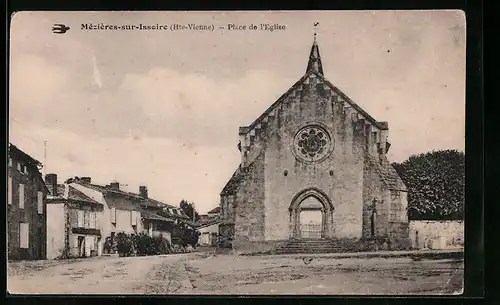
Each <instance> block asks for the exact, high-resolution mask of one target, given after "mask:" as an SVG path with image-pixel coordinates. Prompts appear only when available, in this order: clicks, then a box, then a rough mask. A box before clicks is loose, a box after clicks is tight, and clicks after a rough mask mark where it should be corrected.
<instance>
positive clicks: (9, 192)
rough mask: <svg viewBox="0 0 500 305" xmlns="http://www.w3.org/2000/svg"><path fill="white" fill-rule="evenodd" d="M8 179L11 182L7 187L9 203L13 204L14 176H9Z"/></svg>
mask: <svg viewBox="0 0 500 305" xmlns="http://www.w3.org/2000/svg"><path fill="white" fill-rule="evenodd" d="M8 181H9V182H8V187H7V194H8V198H7V203H8V204H12V177H9V180H8Z"/></svg>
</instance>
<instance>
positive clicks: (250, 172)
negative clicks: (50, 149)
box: [7, 25, 465, 295]
mask: <svg viewBox="0 0 500 305" xmlns="http://www.w3.org/2000/svg"><path fill="white" fill-rule="evenodd" d="M315 27H316V25H315ZM301 53H302V54H303V57H302V58H294V59H293V60H292V61H291V62H290V65H298V66H303V74H302V75H296V79H295V83H293V84H291V86H290V87H289V88H288V89H287V90H285V91H284V92H276V93H277V94H278V93H279V95H278V96H279V98H277V99H276V100H271V101H268V103H267V104H268V107H267V109H265V110H264V111H263V112H262V113H261V114H260V115H259V116H257V117H255V118H254V119H253V121H251V122H237V124H240V127H239V130H233V132H234V133H235V134H237V135H238V137H239V140H238V142H237V143H234V150H235V151H234V153H235V154H238V155H239V164H238V165H237V166H236V168H235V169H234V171H233V172H232V174H231V175H229V176H226V180H225V181H226V183H225V184H224V185H223V187H222V188H221V189H220V193H219V198H220V200H219V202H214V203H213V204H211V207H210V209H208V210H207V209H205V210H204V211H203V213H201V212H200V211H199V210H198V209H199V208H198V203H197V202H193V201H190V200H188V199H186V200H184V199H183V200H181V201H180V202H179V203H175V202H166V200H162V199H159V198H158V197H157V195H156V194H155V193H153V192H151V191H150V188H148V185H145V184H141V185H139V186H138V188H137V189H136V190H133V189H130V188H128V187H127V185H128V182H127V181H117V180H112V181H109V182H108V183H98V182H96V180H97V181H102V180H101V179H100V177H96V176H92V177H90V176H87V175H85V176H80V175H78V173H75V175H72V176H69V177H68V176H62V175H61V174H59V173H56V172H47V171H46V169H45V168H44V166H45V164H44V162H42V161H39V157H36V158H35V157H34V156H32V155H30V154H28V153H27V152H26V151H24V150H23V147H22V146H20V145H18V144H16V143H15V142H14V141H11V142H10V144H9V159H8V199H7V200H8V203H7V210H8V231H7V235H8V240H7V242H8V246H7V251H8V258H9V261H8V291H9V293H11V294H120V295H124V294H202V295H221V294H237V295H246V294H320V295H321V294H323V295H325V294H326V295H331V294H334V295H335V294H341V295H345V294H364V295H398V294H459V293H461V291H462V288H463V276H464V274H463V272H464V264H463V251H464V249H463V247H464V223H463V204H464V202H463V200H464V199H463V194H464V183H465V182H464V181H465V179H464V158H465V157H464V153H463V152H461V151H460V150H459V149H441V150H435V149H429V150H425V149H423V150H422V151H421V152H420V154H412V155H411V156H409V157H408V158H407V159H406V160H404V161H402V162H394V161H392V160H390V158H389V151H390V150H391V149H395V147H397V146H398V145H402V143H401V139H400V140H399V141H400V142H399V143H398V142H397V141H391V133H390V131H391V126H392V125H391V119H393V118H391V117H385V118H383V119H384V120H379V118H375V117H374V116H372V115H371V114H369V113H368V112H367V111H366V110H364V108H363V101H354V100H353V99H351V98H350V97H349V92H343V91H341V90H340V89H339V88H338V87H337V86H336V84H334V83H332V82H330V81H329V80H328V79H327V78H326V76H325V74H326V71H328V69H333V70H332V74H335V71H334V67H329V66H327V65H325V64H324V62H325V56H334V55H332V54H327V55H325V54H323V53H322V52H320V37H319V36H318V35H317V33H316V29H315V32H314V35H312V37H310V42H309V47H308V49H305V48H304V49H303V50H302V52H301ZM195 89H196V88H195V87H193V89H192V90H195ZM255 89H258V88H255ZM200 90H201V89H200ZM248 94H252V92H248ZM213 107H217V106H216V104H215V103H214V105H213ZM225 119H227V120H231V119H232V118H230V117H228V118H225ZM394 119H395V118H394ZM246 123H250V124H248V125H243V124H246ZM156 153H157V154H164V155H168V151H162V152H156ZM144 162H147V160H145V161H144ZM207 162H211V161H207ZM217 162H224V161H217ZM161 170H163V169H158V171H161ZM165 170H167V171H168V169H165ZM179 179H181V178H179ZM182 179H189V178H186V177H183V178H182ZM194 188H195V186H193V188H192V190H193V192H194ZM185 196H186V198H189V193H186V195H185Z"/></svg>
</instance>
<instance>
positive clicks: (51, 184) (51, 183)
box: [45, 174, 57, 196]
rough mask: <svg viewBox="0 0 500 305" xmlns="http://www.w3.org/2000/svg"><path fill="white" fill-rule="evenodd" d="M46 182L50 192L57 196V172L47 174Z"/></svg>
mask: <svg viewBox="0 0 500 305" xmlns="http://www.w3.org/2000/svg"><path fill="white" fill-rule="evenodd" d="M45 184H46V185H47V188H48V189H49V193H50V194H51V195H52V196H57V175H56V174H47V175H45Z"/></svg>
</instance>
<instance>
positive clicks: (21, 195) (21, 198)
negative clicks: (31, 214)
mask: <svg viewBox="0 0 500 305" xmlns="http://www.w3.org/2000/svg"><path fill="white" fill-rule="evenodd" d="M19 208H20V209H24V184H19Z"/></svg>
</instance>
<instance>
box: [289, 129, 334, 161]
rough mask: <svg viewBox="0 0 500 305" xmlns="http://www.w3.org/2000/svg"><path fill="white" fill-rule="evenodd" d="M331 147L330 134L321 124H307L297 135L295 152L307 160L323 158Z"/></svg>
mask: <svg viewBox="0 0 500 305" xmlns="http://www.w3.org/2000/svg"><path fill="white" fill-rule="evenodd" d="M330 147H331V140H330V135H329V134H328V133H327V132H326V131H325V130H324V129H323V128H322V127H319V126H307V127H305V128H303V129H301V130H300V131H299V132H298V133H297V135H296V136H295V140H294V150H295V154H296V156H297V157H299V158H301V159H304V160H306V161H318V160H320V159H322V158H323V157H324V156H325V155H327V154H328V153H329V151H330Z"/></svg>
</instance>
